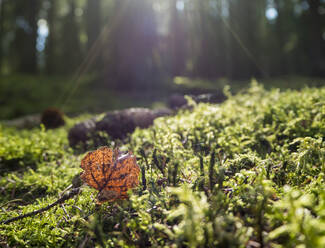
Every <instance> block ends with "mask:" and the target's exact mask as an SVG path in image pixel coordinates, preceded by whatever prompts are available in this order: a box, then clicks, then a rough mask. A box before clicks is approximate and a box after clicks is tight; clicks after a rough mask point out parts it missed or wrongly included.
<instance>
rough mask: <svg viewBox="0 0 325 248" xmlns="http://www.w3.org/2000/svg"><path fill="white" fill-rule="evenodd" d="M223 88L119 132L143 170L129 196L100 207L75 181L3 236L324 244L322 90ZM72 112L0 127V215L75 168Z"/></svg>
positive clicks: (129, 242) (2, 239) (90, 241)
mask: <svg viewBox="0 0 325 248" xmlns="http://www.w3.org/2000/svg"><path fill="white" fill-rule="evenodd" d="M226 93H227V92H226ZM227 94H228V100H227V101H226V102H224V103H223V104H221V105H212V104H199V105H196V104H195V103H191V104H192V106H193V108H192V109H191V110H182V111H180V112H179V113H178V114H177V115H175V116H173V117H164V118H159V119H156V120H155V123H154V125H153V126H152V127H151V128H149V129H145V130H140V129H137V130H136V131H135V132H134V133H133V134H131V135H130V137H129V138H128V139H127V140H126V141H125V142H124V144H123V145H121V142H119V146H120V147H121V149H122V150H123V149H124V150H132V151H133V152H134V153H135V154H136V156H137V159H138V164H139V165H140V167H141V170H142V174H141V176H140V180H141V183H140V186H139V187H138V188H136V189H135V190H133V192H130V199H129V200H125V201H118V202H114V203H105V204H103V205H101V206H96V204H95V201H94V198H95V196H96V192H95V190H93V189H91V188H89V187H87V186H82V191H81V193H80V194H79V195H77V196H76V197H74V198H72V199H70V200H68V201H66V202H65V203H64V204H62V205H58V206H55V207H54V208H52V209H50V210H48V211H45V212H43V213H41V214H39V215H36V216H32V217H28V218H24V219H22V220H18V221H16V222H12V223H10V224H0V244H1V245H3V246H6V245H8V246H10V247H12V246H20V247H35V246H36V247H60V246H61V247H62V246H63V247H78V246H79V247H94V246H97V247H101V246H102V247H144V246H154V247H324V246H325V186H324V185H325V139H324V135H325V88H305V89H303V90H300V91H293V90H288V91H285V92H280V91H279V90H276V89H274V90H264V89H263V87H261V86H260V85H258V84H252V86H251V87H250V88H249V89H247V90H245V91H242V92H241V93H239V94H237V95H236V96H232V95H231V94H230V93H229V92H228V93H227ZM76 121H77V120H68V124H67V126H66V127H63V128H60V129H56V130H48V131H46V130H44V129H42V128H37V129H33V130H29V131H19V130H15V129H10V128H8V127H1V130H0V175H1V179H0V221H4V220H6V219H8V218H10V217H14V216H17V215H19V214H22V213H27V212H30V211H33V210H37V209H40V208H42V207H45V206H47V205H49V204H51V203H52V202H54V201H55V200H56V199H58V198H59V197H60V195H62V192H63V191H64V190H65V189H66V188H67V187H68V186H69V185H70V184H71V183H72V181H73V178H75V176H76V175H78V174H79V173H80V172H81V169H80V160H81V159H82V157H83V156H84V154H80V155H78V154H76V153H75V151H73V150H72V149H70V148H69V147H68V142H67V130H68V128H69V127H71V125H72V124H73V123H74V122H76ZM116 144H117V143H114V142H113V141H111V140H109V139H108V140H107V145H108V146H110V147H112V146H114V145H116ZM258 245H259V246H258Z"/></svg>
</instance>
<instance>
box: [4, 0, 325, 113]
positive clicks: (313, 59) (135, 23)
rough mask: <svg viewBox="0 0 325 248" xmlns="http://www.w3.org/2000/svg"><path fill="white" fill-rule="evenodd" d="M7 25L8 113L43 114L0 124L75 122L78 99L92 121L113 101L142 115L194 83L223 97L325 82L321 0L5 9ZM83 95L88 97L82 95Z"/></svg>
mask: <svg viewBox="0 0 325 248" xmlns="http://www.w3.org/2000/svg"><path fill="white" fill-rule="evenodd" d="M0 16H1V18H0V43H1V46H0V71H1V75H2V76H1V78H0V80H1V81H2V84H1V86H0V87H1V89H0V90H1V91H2V94H1V95H2V97H1V98H2V103H3V104H7V105H8V104H11V105H12V106H13V105H15V104H17V102H16V101H17V99H19V98H21V97H24V98H26V97H27V98H29V99H30V100H32V101H34V102H38V103H40V104H39V105H41V106H42V108H40V107H37V106H30V108H28V105H30V103H25V102H21V104H20V105H21V106H22V105H24V106H25V109H22V108H19V109H18V108H16V109H15V110H13V109H12V108H11V109H10V110H8V109H2V111H1V112H2V114H1V118H2V119H3V118H7V119H8V118H13V117H17V116H20V115H22V114H27V113H33V112H39V111H42V109H44V108H46V107H49V106H51V105H56V106H57V107H59V108H62V109H64V110H66V111H68V112H69V111H72V112H73V111H75V110H78V107H77V106H80V101H79V102H78V101H75V102H73V100H72V101H70V103H68V104H67V105H69V107H65V106H63V105H64V102H66V101H67V100H71V98H73V97H71V95H74V94H76V95H78V98H79V100H80V98H84V100H85V98H87V100H88V102H87V108H86V107H85V106H84V108H83V109H82V111H83V110H90V111H91V110H98V109H100V110H102V109H104V108H105V109H107V108H112V106H114V107H115V108H116V107H117V106H121V103H119V104H115V103H114V101H113V100H112V99H113V96H112V95H114V94H113V93H112V92H120V93H121V94H122V93H125V92H126V91H127V93H128V94H131V93H132V94H133V95H134V96H135V97H134V99H133V98H132V97H131V98H130V99H133V100H134V101H133V102H132V103H130V104H133V105H134V104H140V105H141V104H142V103H139V102H141V101H145V100H146V99H153V98H159V97H158V96H157V95H160V96H161V95H163V93H164V92H165V91H167V93H168V92H170V88H171V86H172V85H173V83H177V84H186V83H188V82H189V81H190V80H193V79H195V80H199V81H198V82H196V84H195V83H194V85H198V87H199V88H204V85H205V86H206V85H208V88H210V89H211V88H217V89H220V88H223V86H224V85H225V84H226V83H227V84H229V82H230V84H231V82H234V81H243V80H249V79H251V78H252V77H256V78H259V79H270V78H272V79H273V78H275V77H276V78H279V77H282V76H287V75H299V76H307V77H317V78H321V77H324V76H325V56H324V54H325V41H324V39H325V1H323V0H290V1H289V0H246V1H243V0H241V1H240V0H229V1H226V0H204V1H203V0H201V1H198V0H168V1H159V0H137V1H134V0H55V1H49V0H29V1H25V0H15V1H12V0H1V1H0ZM27 74H29V75H27ZM8 75H10V76H8ZM17 75H24V76H17ZM309 82H310V81H309ZM296 83H297V80H296ZM13 85H15V86H13ZM82 85H87V86H85V87H84V88H85V89H87V90H85V92H86V93H85V94H82V93H81V92H79V94H77V93H75V92H74V90H76V89H79V88H81V89H82ZM201 86H202V87H201ZM291 86H292V85H291ZM8 88H10V89H8ZM13 88H14V89H13ZM43 88H44V89H43ZM103 88H104V91H103V90H102V89H103ZM96 90H97V92H96V93H93V95H92V92H94V91H96ZM17 92H20V94H17ZM54 92H55V94H53V93H54ZM103 92H105V94H104V93H103ZM144 92H145V93H144ZM155 92H156V94H155ZM157 92H158V93H159V94H157ZM101 94H102V95H103V94H104V96H101ZM144 94H145V95H144ZM35 95H37V96H35ZM40 95H43V98H46V99H41V98H42V97H41V96H40ZM95 95H96V97H95ZM138 95H141V96H140V97H139V96H138ZM13 97H15V103H12V102H11V101H12V100H11V99H12V98H13ZM91 98H96V99H97V100H96V101H97V102H95V103H93V102H91ZM48 99H51V101H50V100H48ZM98 99H106V101H108V102H109V104H103V101H101V102H99V100H98ZM107 99H110V100H107ZM121 99H123V97H122V96H121ZM87 100H86V101H87ZM19 101H23V100H22V99H21V100H18V102H19ZM134 102H136V103H134ZM81 105H82V104H81ZM103 105H104V106H103ZM122 105H123V104H122ZM126 105H127V104H126ZM109 106H110V107H109ZM31 109H33V110H31ZM79 110H80V109H79Z"/></svg>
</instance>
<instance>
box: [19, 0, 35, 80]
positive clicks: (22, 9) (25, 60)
mask: <svg viewBox="0 0 325 248" xmlns="http://www.w3.org/2000/svg"><path fill="white" fill-rule="evenodd" d="M39 8H40V2H39V0H29V1H28V2H25V0H23V1H22V2H19V3H17V5H16V15H17V16H21V17H23V19H21V23H22V25H21V26H19V27H18V29H17V31H16V49H17V52H18V56H19V57H20V60H19V64H18V71H19V72H22V73H28V74H35V73H36V72H37V50H36V41H37V20H38V11H39Z"/></svg>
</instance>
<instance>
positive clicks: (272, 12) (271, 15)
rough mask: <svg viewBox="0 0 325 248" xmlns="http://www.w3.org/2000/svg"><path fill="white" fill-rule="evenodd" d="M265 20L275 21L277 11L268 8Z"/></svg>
mask: <svg viewBox="0 0 325 248" xmlns="http://www.w3.org/2000/svg"><path fill="white" fill-rule="evenodd" d="M265 15H266V18H267V19H268V20H270V21H272V20H274V19H276V18H277V17H278V11H277V10H276V8H273V7H272V8H268V9H267V10H266V12H265Z"/></svg>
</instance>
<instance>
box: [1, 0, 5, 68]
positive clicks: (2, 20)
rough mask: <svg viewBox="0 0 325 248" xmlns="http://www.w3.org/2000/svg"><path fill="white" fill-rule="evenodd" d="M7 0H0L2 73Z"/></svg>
mask: <svg viewBox="0 0 325 248" xmlns="http://www.w3.org/2000/svg"><path fill="white" fill-rule="evenodd" d="M4 8H5V1H1V0H0V74H1V72H2V64H3V50H2V49H3V35H4V30H3V29H4V25H3V22H4V14H5V9H4Z"/></svg>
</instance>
